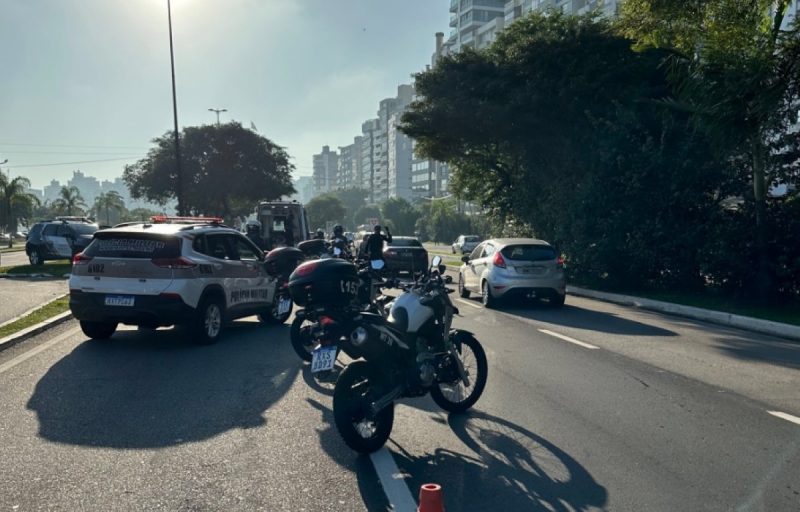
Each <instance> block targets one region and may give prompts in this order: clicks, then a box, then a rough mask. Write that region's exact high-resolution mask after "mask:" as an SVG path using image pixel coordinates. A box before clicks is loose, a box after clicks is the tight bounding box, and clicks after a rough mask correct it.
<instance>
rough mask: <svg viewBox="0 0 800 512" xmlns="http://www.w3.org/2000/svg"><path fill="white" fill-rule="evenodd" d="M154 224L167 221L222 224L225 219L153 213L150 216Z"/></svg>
mask: <svg viewBox="0 0 800 512" xmlns="http://www.w3.org/2000/svg"><path fill="white" fill-rule="evenodd" d="M150 221H151V222H152V223H153V224H167V223H175V224H181V223H203V224H222V222H223V221H224V219H223V218H222V217H172V216H169V215H153V216H152V217H150Z"/></svg>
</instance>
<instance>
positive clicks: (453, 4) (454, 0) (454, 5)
mask: <svg viewBox="0 0 800 512" xmlns="http://www.w3.org/2000/svg"><path fill="white" fill-rule="evenodd" d="M458 1H459V0H450V12H458Z"/></svg>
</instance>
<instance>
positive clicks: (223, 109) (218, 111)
mask: <svg viewBox="0 0 800 512" xmlns="http://www.w3.org/2000/svg"><path fill="white" fill-rule="evenodd" d="M208 111H209V112H214V113H215V114H217V126H219V114H220V112H227V111H228V109H226V108H210V109H208Z"/></svg>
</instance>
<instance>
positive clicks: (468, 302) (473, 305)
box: [456, 299, 483, 309]
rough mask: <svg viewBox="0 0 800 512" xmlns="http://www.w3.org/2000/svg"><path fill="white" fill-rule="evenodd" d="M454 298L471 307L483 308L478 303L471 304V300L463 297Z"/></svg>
mask: <svg viewBox="0 0 800 512" xmlns="http://www.w3.org/2000/svg"><path fill="white" fill-rule="evenodd" d="M456 300H457V301H458V302H460V303H462V304H466V305H467V306H472V307H473V308H478V309H483V308H482V307H480V306H479V305H477V304H473V303H472V302H470V301H468V300H464V299H456Z"/></svg>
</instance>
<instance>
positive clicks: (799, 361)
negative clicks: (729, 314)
mask: <svg viewBox="0 0 800 512" xmlns="http://www.w3.org/2000/svg"><path fill="white" fill-rule="evenodd" d="M716 342H717V345H716V348H717V350H719V351H720V352H722V353H724V354H727V355H729V356H732V357H734V358H736V359H741V360H744V361H757V362H762V363H767V364H774V365H777V366H785V367H787V368H793V369H800V343H797V342H791V341H782V340H778V339H774V340H769V339H764V338H762V339H755V340H754V339H748V338H746V337H743V336H735V335H731V336H727V337H718V338H716Z"/></svg>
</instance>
